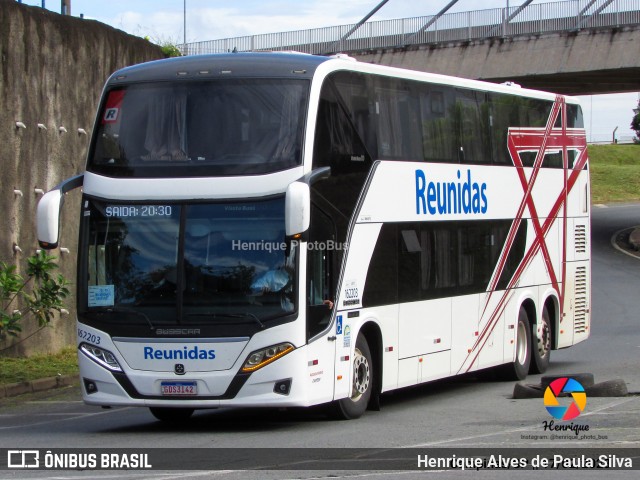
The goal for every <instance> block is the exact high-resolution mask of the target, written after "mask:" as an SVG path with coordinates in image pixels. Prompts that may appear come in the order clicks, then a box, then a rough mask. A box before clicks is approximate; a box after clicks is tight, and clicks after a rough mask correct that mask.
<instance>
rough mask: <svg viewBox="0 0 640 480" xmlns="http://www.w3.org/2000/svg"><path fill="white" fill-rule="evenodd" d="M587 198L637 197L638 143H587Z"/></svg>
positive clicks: (595, 200)
mask: <svg viewBox="0 0 640 480" xmlns="http://www.w3.org/2000/svg"><path fill="white" fill-rule="evenodd" d="M589 160H590V163H591V202H592V203H611V202H631V201H636V200H640V145H589Z"/></svg>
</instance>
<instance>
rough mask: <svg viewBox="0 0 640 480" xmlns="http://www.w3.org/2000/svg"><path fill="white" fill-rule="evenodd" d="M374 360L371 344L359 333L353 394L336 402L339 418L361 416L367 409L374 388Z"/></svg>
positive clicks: (349, 418)
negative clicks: (372, 358)
mask: <svg viewBox="0 0 640 480" xmlns="http://www.w3.org/2000/svg"><path fill="white" fill-rule="evenodd" d="M373 375H374V372H373V362H372V360H371V351H370V350H369V344H368V343H367V340H366V339H365V338H364V336H363V335H358V339H357V340H356V349H355V354H354V358H353V371H352V372H351V376H352V382H351V395H350V396H349V397H347V398H343V399H341V400H337V401H336V402H334V411H335V412H334V413H335V414H336V416H337V417H338V418H341V419H344V420H351V419H355V418H359V417H361V416H362V414H363V413H364V412H365V411H366V410H367V405H368V403H369V399H370V398H371V392H372V390H373Z"/></svg>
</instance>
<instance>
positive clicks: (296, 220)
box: [284, 182, 311, 237]
mask: <svg viewBox="0 0 640 480" xmlns="http://www.w3.org/2000/svg"><path fill="white" fill-rule="evenodd" d="M310 221H311V191H310V190H309V185H307V184H306V183H302V182H293V183H291V184H289V186H288V187H287V193H286V196H285V200H284V224H285V233H286V235H287V237H293V236H294V235H298V234H301V233H304V232H306V231H307V230H309V223H310Z"/></svg>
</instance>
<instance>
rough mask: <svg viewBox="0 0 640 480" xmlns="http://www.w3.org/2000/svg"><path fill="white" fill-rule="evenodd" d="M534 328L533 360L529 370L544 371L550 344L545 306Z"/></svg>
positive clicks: (549, 331) (534, 371) (550, 333)
mask: <svg viewBox="0 0 640 480" xmlns="http://www.w3.org/2000/svg"><path fill="white" fill-rule="evenodd" d="M536 330H537V331H536V332H532V334H533V335H532V337H533V341H532V350H533V360H532V361H531V368H530V371H531V373H544V372H546V371H547V368H549V361H550V360H551V345H552V331H551V318H550V317H549V310H547V307H544V308H543V309H542V319H541V321H540V326H539V327H538V328H536Z"/></svg>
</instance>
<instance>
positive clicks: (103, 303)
mask: <svg viewBox="0 0 640 480" xmlns="http://www.w3.org/2000/svg"><path fill="white" fill-rule="evenodd" d="M114 302H115V290H114V288H113V285H89V306H90V307H113V305H114Z"/></svg>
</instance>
